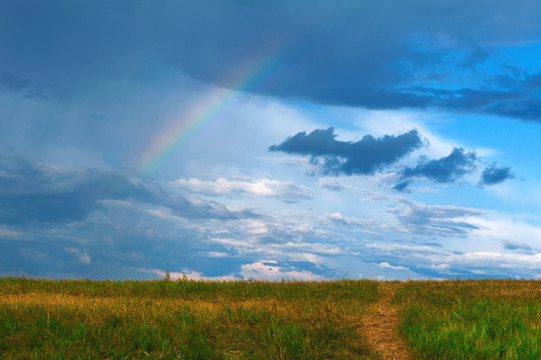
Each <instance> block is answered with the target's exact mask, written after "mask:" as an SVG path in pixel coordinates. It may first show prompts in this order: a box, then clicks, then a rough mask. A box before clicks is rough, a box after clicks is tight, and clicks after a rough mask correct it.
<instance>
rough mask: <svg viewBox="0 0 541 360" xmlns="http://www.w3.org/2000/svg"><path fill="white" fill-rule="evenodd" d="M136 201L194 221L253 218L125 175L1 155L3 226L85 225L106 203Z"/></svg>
mask: <svg viewBox="0 0 541 360" xmlns="http://www.w3.org/2000/svg"><path fill="white" fill-rule="evenodd" d="M128 199H129V200H132V201H137V202H141V203H148V204H153V205H157V206H162V207H165V208H168V209H169V210H170V211H171V212H172V213H173V214H175V215H178V216H184V217H189V218H213V219H231V218H239V217H252V216H255V213H253V212H251V211H250V210H246V209H243V210H238V211H233V210H230V209H228V208H227V207H226V206H224V205H223V204H220V203H218V202H215V201H204V200H194V201H190V200H188V199H186V198H184V197H182V196H180V195H178V194H174V193H173V194H170V193H167V191H166V190H165V189H164V188H163V187H161V186H160V185H156V184H154V185H151V184H147V183H144V182H142V181H140V180H135V179H130V178H128V177H125V176H124V175H122V174H121V173H117V172H111V171H98V170H86V171H83V172H75V171H73V170H69V169H63V170H59V169H56V168H55V167H54V166H50V165H39V166H38V165H37V164H34V163H31V162H29V161H27V160H25V159H23V158H21V157H19V156H16V155H14V156H0V222H1V223H6V224H19V225H22V224H27V223H32V222H52V223H55V222H56V223H59V222H60V223H65V222H72V221H82V220H84V219H85V218H86V217H87V216H88V215H89V214H90V213H91V212H93V211H96V210H100V209H102V208H103V202H104V201H106V200H128Z"/></svg>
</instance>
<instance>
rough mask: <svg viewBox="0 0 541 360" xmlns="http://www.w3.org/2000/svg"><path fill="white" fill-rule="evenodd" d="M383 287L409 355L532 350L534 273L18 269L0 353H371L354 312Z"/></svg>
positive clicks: (0, 320) (540, 331)
mask: <svg viewBox="0 0 541 360" xmlns="http://www.w3.org/2000/svg"><path fill="white" fill-rule="evenodd" d="M389 288H390V289H392V291H391V292H393V293H394V298H393V303H394V304H395V305H396V306H397V307H398V310H399V313H398V318H399V322H398V324H397V331H398V333H399V334H400V335H401V336H402V338H403V339H404V341H405V342H406V344H407V345H408V346H409V348H410V350H411V354H412V355H413V357H414V358H417V359H541V282H539V281H511V280H499V281H496V280H484V281H441V282H438V281H410V282H405V283H401V282H385V283H379V282H376V281H366V280H363V281H350V280H341V281H329V282H260V281H250V282H242V281H237V282H196V281H89V280H70V281H52V280H37V279H25V278H0V358H2V359H3V358H7V359H379V358H380V357H381V355H380V354H378V353H376V351H375V350H374V347H373V346H372V345H371V344H370V341H372V342H373V341H375V340H377V339H374V338H373V339H368V338H367V336H368V335H367V332H365V329H364V327H363V321H365V319H366V318H367V316H372V319H373V316H374V314H376V311H375V309H376V308H377V307H376V306H375V304H376V302H377V301H378V300H379V299H380V298H381V296H383V295H382V294H388V293H390V292H389V291H384V289H387V290H388V289H389ZM371 333H373V332H371ZM375 336H377V331H376V335H375Z"/></svg>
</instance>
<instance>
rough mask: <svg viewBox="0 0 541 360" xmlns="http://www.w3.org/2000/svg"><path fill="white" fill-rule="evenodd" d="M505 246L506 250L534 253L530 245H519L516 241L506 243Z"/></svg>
mask: <svg viewBox="0 0 541 360" xmlns="http://www.w3.org/2000/svg"><path fill="white" fill-rule="evenodd" d="M503 246H504V248H505V249H506V250H512V251H513V250H519V251H526V252H530V251H532V248H531V247H530V246H529V245H528V244H524V243H519V242H515V241H504V242H503Z"/></svg>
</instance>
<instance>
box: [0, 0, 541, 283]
mask: <svg viewBox="0 0 541 360" xmlns="http://www.w3.org/2000/svg"><path fill="white" fill-rule="evenodd" d="M540 13H541V3H539V2H536V1H531V0H517V1H513V2H510V1H503V0H490V1H489V0H473V1H472V0H468V1H465V0H453V1H451V0H442V1H433V0H411V1H402V0H384V1H371V0H365V1H353V0H343V1H342V0H340V1H333V2H329V1H320V0H315V1H314V0H310V1H304V0H298V1H285V0H277V1H263V0H254V1H243V0H235V1H233V0H220V1H210V0H197V1H195V0H194V1H191V0H186V1H173V0H153V1H128V0H118V1H108V0H107V1H105V0H103V1H102V0H96V1H88V2H74V1H60V0H50V1H46V2H45V1H37V0H36V1H27V0H19V1H8V0H0V49H2V50H1V51H0V276H29V277H44V278H53V279H60V278H89V279H161V278H164V276H165V272H166V271H169V272H170V274H171V277H172V278H174V279H175V278H180V277H183V276H185V277H188V278H189V279H194V280H240V279H242V280H250V279H258V280H259V279H263V280H272V281H275V280H276V281H277V280H281V279H297V280H332V279H343V278H347V279H377V280H390V279H399V280H407V279H455V278H528V279H539V278H541V181H540V180H541V164H540V162H539V153H538V152H537V151H539V150H540V147H539V138H540V136H541V25H540V23H539V16H538V15H539V14H540Z"/></svg>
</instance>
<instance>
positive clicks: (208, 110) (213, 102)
mask: <svg viewBox="0 0 541 360" xmlns="http://www.w3.org/2000/svg"><path fill="white" fill-rule="evenodd" d="M282 68H283V64H282V62H281V61H280V60H279V59H278V58H277V57H266V58H263V59H261V58H260V59H258V60H255V61H252V62H251V63H248V64H244V65H243V66H242V67H239V69H238V71H236V72H234V73H233V75H232V77H231V79H233V81H231V80H230V81H228V82H227V83H229V84H235V86H233V87H232V88H233V89H225V88H220V87H213V88H212V89H211V91H210V92H209V93H208V94H207V95H206V96H204V97H202V98H201V99H200V100H199V101H198V102H197V103H196V104H194V105H192V106H191V107H190V108H189V109H187V111H185V112H184V113H183V114H181V115H180V117H179V119H178V120H177V121H174V122H173V124H172V125H171V126H169V127H167V128H165V129H163V130H162V131H161V132H160V133H159V134H157V136H155V137H154V138H153V139H151V141H150V142H149V144H148V146H147V147H146V148H145V149H144V150H143V152H142V155H141V156H140V158H139V161H138V166H137V169H138V175H139V177H144V176H145V175H147V174H149V173H151V172H152V171H153V170H154V169H155V168H156V167H157V166H158V165H159V164H160V163H161V162H162V161H163V159H165V158H167V157H168V156H169V155H170V154H172V153H173V152H175V151H176V150H178V148H179V147H181V146H182V145H183V144H185V143H186V142H187V141H188V140H189V139H190V138H192V137H193V136H194V135H195V134H196V133H197V132H199V131H200V130H201V129H202V128H204V127H205V125H207V124H208V123H209V122H211V121H212V120H213V119H215V118H216V117H217V116H218V115H220V114H222V113H223V112H224V110H225V109H226V108H227V107H228V105H230V104H231V103H232V100H233V99H234V98H235V96H236V95H237V94H238V92H239V91H240V92H242V91H248V90H250V89H256V88H258V87H259V86H262V85H265V84H266V83H268V82H269V81H272V79H273V77H274V76H277V74H278V73H279V72H280V70H281V69H282Z"/></svg>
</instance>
